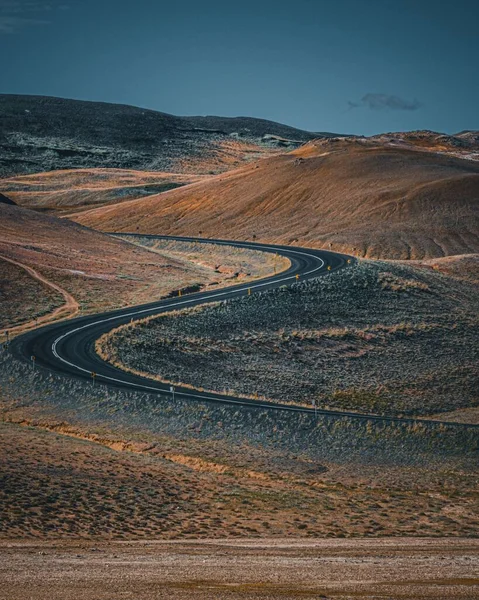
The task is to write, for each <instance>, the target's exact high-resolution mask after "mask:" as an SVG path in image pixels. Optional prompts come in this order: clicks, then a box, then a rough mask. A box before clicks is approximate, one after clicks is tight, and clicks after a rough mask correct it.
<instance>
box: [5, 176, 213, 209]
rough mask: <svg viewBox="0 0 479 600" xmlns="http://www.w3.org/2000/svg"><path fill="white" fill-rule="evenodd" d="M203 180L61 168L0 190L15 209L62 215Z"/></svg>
mask: <svg viewBox="0 0 479 600" xmlns="http://www.w3.org/2000/svg"><path fill="white" fill-rule="evenodd" d="M206 177H208V176H207V175H193V174H191V175H183V174H181V173H164V172H159V171H133V170H128V169H65V170H63V171H48V172H46V173H35V174H32V175H17V176H16V177H10V178H7V179H2V180H1V181H0V188H1V189H2V190H3V191H4V192H5V193H6V194H8V198H9V199H10V200H11V201H12V200H14V201H15V203H16V204H18V205H19V206H24V207H25V208H32V209H35V210H39V211H44V212H49V213H64V212H68V211H72V210H76V211H79V210H84V209H88V208H94V207H97V206H103V205H105V204H114V203H116V202H123V201H125V200H131V199H133V198H141V197H144V196H148V195H152V194H159V193H162V192H164V191H167V190H170V189H174V188H177V187H181V186H182V185H186V184H187V183H192V182H194V181H199V180H200V179H201V178H206ZM4 197H5V196H4ZM0 201H2V194H0Z"/></svg>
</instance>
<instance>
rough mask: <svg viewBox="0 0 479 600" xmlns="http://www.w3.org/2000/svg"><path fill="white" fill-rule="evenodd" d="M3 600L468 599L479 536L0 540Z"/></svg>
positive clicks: (474, 590) (474, 585)
mask: <svg viewBox="0 0 479 600" xmlns="http://www.w3.org/2000/svg"><path fill="white" fill-rule="evenodd" d="M0 557H1V561H0V580H1V581H3V584H2V586H1V587H0V599H1V600H23V599H24V598H29V599H30V600H57V599H60V598H61V599H62V600H76V599H77V598H82V600H113V599H115V600H116V599H118V598H134V599H135V600H156V599H161V598H168V600H180V599H186V598H192V599H198V600H204V599H208V600H220V599H221V600H223V599H228V598H233V599H234V598H238V599H245V600H246V599H255V600H260V599H271V598H281V599H282V600H288V599H295V598H322V599H328V598H330V599H333V598H334V599H336V600H339V599H343V600H346V599H353V598H355V599H356V598H371V599H372V598H376V599H377V598H381V599H382V600H386V599H391V600H392V599H397V598H401V600H413V599H414V600H423V599H424V600H425V599H434V600H441V599H444V600H446V599H447V600H453V599H464V600H466V599H468V600H472V599H473V598H477V597H478V595H479V578H478V575H477V574H478V572H479V540H464V539H456V540H445V539H440V538H439V539H434V540H432V539H425V538H422V539H404V538H398V539H394V540H391V539H389V540H388V539H379V540H364V539H363V540H354V541H352V540H308V541H302V540H301V541H298V540H290V539H276V540H272V539H262V540H251V539H249V540H235V541H231V540H228V541H225V540H215V541H211V540H201V541H198V540H191V541H188V542H164V541H150V542H133V543H131V542H129V543H124V542H112V543H108V544H96V543H95V544H93V543H85V542H80V541H76V542H71V543H65V542H58V543H55V544H49V545H46V544H45V543H41V542H34V543H27V542H25V541H23V542H18V543H3V544H1V545H0Z"/></svg>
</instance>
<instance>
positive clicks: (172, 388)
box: [170, 385, 175, 402]
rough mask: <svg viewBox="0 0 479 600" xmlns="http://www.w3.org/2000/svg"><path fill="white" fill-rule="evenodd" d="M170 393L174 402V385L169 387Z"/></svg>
mask: <svg viewBox="0 0 479 600" xmlns="http://www.w3.org/2000/svg"><path fill="white" fill-rule="evenodd" d="M170 392H171V395H172V396H173V402H174V401H175V386H174V385H170Z"/></svg>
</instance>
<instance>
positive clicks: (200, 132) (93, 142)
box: [0, 94, 334, 177]
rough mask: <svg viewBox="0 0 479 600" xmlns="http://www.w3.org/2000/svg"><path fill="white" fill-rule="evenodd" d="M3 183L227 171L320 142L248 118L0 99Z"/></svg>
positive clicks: (48, 100)
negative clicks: (60, 174)
mask: <svg viewBox="0 0 479 600" xmlns="http://www.w3.org/2000/svg"><path fill="white" fill-rule="evenodd" d="M0 114H1V116H2V119H1V123H0V177H2V176H3V177H7V176H8V177H10V176H12V175H16V174H22V173H38V172H42V171H52V170H58V169H72V168H99V167H102V168H105V167H108V168H115V169H135V170H144V171H169V172H173V173H208V172H209V171H214V172H216V171H224V170H226V169H229V168H231V167H232V166H237V165H239V164H241V163H243V162H244V161H248V160H251V159H253V158H257V157H259V156H263V155H265V154H269V153H271V152H274V151H277V150H278V148H292V147H295V146H298V145H299V144H301V143H302V142H305V141H307V140H310V139H313V138H315V137H318V136H321V135H334V134H313V133H311V132H307V131H302V130H299V129H295V128H293V127H288V126H286V125H281V124H279V123H274V122H272V121H266V120H263V119H254V118H248V117H237V118H227V117H224V118H223V117H177V116H174V115H169V114H166V113H161V112H157V111H153V110H147V109H143V108H136V107H132V106H125V105H120V104H106V103H101V102H82V101H79V100H67V99H63V98H51V97H43V96H19V95H10V94H2V95H0Z"/></svg>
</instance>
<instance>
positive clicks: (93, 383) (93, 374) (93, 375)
mask: <svg viewBox="0 0 479 600" xmlns="http://www.w3.org/2000/svg"><path fill="white" fill-rule="evenodd" d="M95 377H96V373H95V371H92V372H91V384H92V385H95Z"/></svg>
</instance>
